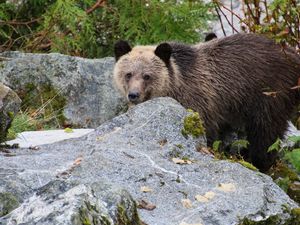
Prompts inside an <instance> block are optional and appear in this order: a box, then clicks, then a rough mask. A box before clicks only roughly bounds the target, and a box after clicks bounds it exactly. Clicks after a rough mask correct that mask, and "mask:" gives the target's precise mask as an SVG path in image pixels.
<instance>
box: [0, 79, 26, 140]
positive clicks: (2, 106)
mask: <svg viewBox="0 0 300 225" xmlns="http://www.w3.org/2000/svg"><path fill="white" fill-rule="evenodd" d="M20 104H21V100H20V98H19V97H18V95H17V94H16V93H15V92H14V91H13V90H11V89H10V88H8V87H7V86H5V85H3V84H2V83H0V143H2V142H3V141H5V138H6V134H7V130H8V128H9V126H10V124H11V122H12V120H13V118H14V115H15V114H16V113H17V112H18V111H19V108H20Z"/></svg>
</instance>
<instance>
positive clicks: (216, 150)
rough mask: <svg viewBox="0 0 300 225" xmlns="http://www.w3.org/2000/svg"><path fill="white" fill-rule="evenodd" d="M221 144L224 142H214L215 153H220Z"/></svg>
mask: <svg viewBox="0 0 300 225" xmlns="http://www.w3.org/2000/svg"><path fill="white" fill-rule="evenodd" d="M221 144H222V141H220V140H217V141H214V143H213V145H212V148H213V150H214V152H218V151H219V150H220V146H221Z"/></svg>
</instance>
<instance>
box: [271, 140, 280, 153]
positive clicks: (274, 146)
mask: <svg viewBox="0 0 300 225" xmlns="http://www.w3.org/2000/svg"><path fill="white" fill-rule="evenodd" d="M280 146H281V140H280V139H279V138H277V140H276V141H275V142H274V143H273V144H272V145H271V146H270V147H269V148H268V152H272V151H277V152H279V151H280V149H281V147H280Z"/></svg>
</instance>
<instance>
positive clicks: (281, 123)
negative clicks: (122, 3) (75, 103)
mask: <svg viewBox="0 0 300 225" xmlns="http://www.w3.org/2000/svg"><path fill="white" fill-rule="evenodd" d="M123 44H125V43H123ZM125 46H126V44H125ZM168 46H170V47H171V48H169V47H168ZM149 48H150V51H149V52H148V51H145V52H146V53H145V54H144V51H143V47H136V49H135V48H134V49H133V50H131V48H130V47H129V48H128V46H127V48H126V47H125V49H126V51H125V52H117V50H116V58H117V59H118V61H117V64H116V68H115V73H114V76H115V81H117V83H118V84H117V86H118V87H119V89H120V90H121V91H123V93H124V94H125V95H127V94H128V93H129V92H130V88H131V87H130V85H129V83H130V81H129V82H127V81H125V80H124V78H123V77H124V74H125V72H124V68H125V64H126V73H129V72H128V71H130V73H132V75H133V76H132V80H131V81H132V82H133V81H137V80H139V82H140V83H139V84H138V85H137V86H139V87H140V91H141V93H142V92H143V93H142V94H141V96H140V97H139V99H138V101H137V102H135V103H139V102H142V101H145V100H147V99H149V98H152V97H156V96H170V97H173V98H174V99H176V100H177V101H179V102H180V103H181V104H182V105H183V106H184V107H186V108H192V109H194V110H196V111H198V112H199V114H200V115H201V116H202V118H203V120H204V123H205V127H206V131H207V137H208V139H209V140H210V142H212V141H213V140H216V139H219V138H222V137H220V131H222V129H223V128H224V127H228V126H229V127H232V128H233V129H239V128H240V127H243V128H244V129H245V130H246V134H247V139H248V141H249V142H250V147H249V157H250V161H251V162H252V163H253V164H254V165H255V166H257V167H258V168H259V169H260V170H261V171H265V170H267V169H268V168H269V167H270V166H271V165H272V164H273V163H274V160H275V157H276V154H275V153H267V149H268V147H269V146H270V145H271V144H272V143H274V142H275V141H276V139H277V138H282V136H283V134H284V132H285V130H286V128H287V120H288V119H289V118H291V116H292V113H293V112H294V110H295V106H296V105H297V103H298V100H299V93H298V90H291V87H294V86H296V85H297V83H298V78H299V76H300V59H299V56H298V55H297V54H296V53H295V52H294V51H293V50H291V49H282V48H281V47H280V46H279V45H276V44H275V43H274V42H273V41H271V40H269V39H267V38H265V37H263V36H259V35H255V34H236V35H232V36H230V37H226V38H221V39H214V40H211V41H209V42H206V43H203V44H199V45H194V46H188V45H184V44H179V43H163V44H161V45H159V46H158V47H153V51H152V50H151V47H149ZM116 49H118V44H116ZM138 50H139V51H140V53H139V54H140V55H139V54H136V53H135V52H137V51H138ZM151 51H152V54H151ZM124 61H126V62H125V63H124ZM146 62H147V63H146ZM145 71H146V72H145ZM145 73H147V74H149V76H150V79H149V80H147V81H146V80H144V79H143V77H144V74H145ZM133 83H134V82H133ZM161 83H163V84H161ZM263 92H276V96H275V97H274V96H268V95H266V94H264V93H263Z"/></svg>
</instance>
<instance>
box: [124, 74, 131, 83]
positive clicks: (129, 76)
mask: <svg viewBox="0 0 300 225" xmlns="http://www.w3.org/2000/svg"><path fill="white" fill-rule="evenodd" d="M131 77H132V73H126V75H125V79H126V80H127V81H128V80H130V78H131Z"/></svg>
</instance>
